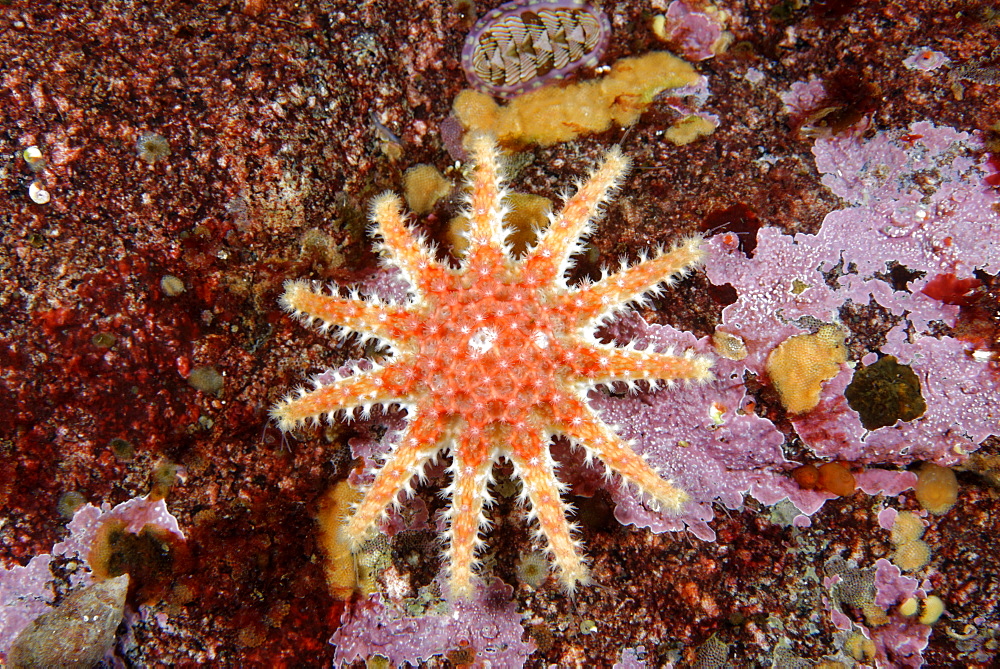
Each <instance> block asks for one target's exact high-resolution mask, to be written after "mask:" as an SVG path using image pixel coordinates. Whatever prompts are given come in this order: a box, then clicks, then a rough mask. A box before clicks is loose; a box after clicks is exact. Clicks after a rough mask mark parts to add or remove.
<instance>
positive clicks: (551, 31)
mask: <svg viewBox="0 0 1000 669" xmlns="http://www.w3.org/2000/svg"><path fill="white" fill-rule="evenodd" d="M610 35H611V24H610V23H609V22H608V17H607V15H606V14H605V13H604V12H603V11H601V9H600V8H599V7H595V6H593V5H591V4H589V3H588V2H585V1H584V0H561V1H558V2H556V1H552V2H544V1H542V0H514V2H508V3H506V4H503V5H500V6H499V7H497V8H496V9H494V10H493V11H491V12H489V13H487V14H486V15H484V16H483V17H481V18H480V19H479V20H478V21H476V24H475V25H474V26H473V27H472V31H471V32H470V33H469V35H468V37H466V38H465V47H464V48H463V49H462V68H463V69H464V70H465V76H466V77H467V78H468V80H469V83H470V84H471V85H472V86H473V88H476V89H478V90H480V91H483V92H484V93H488V94H490V95H495V96H497V97H501V98H510V97H514V96H515V95H518V94H520V93H523V92H524V91H528V90H531V89H533V88H537V87H539V86H542V85H544V84H546V83H548V82H550V81H552V80H553V79H559V78H560V77H564V76H566V75H567V74H568V73H570V72H572V71H573V70H575V69H576V68H578V67H583V66H592V65H596V64H597V62H598V61H599V60H600V59H601V56H602V55H604V50H605V48H607V46H608V37H609V36H610Z"/></svg>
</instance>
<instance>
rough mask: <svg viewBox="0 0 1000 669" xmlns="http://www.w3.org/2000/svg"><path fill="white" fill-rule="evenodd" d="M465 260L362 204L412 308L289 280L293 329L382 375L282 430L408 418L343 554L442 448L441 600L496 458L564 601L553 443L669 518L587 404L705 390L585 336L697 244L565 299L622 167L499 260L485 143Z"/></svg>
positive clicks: (368, 377)
mask: <svg viewBox="0 0 1000 669" xmlns="http://www.w3.org/2000/svg"><path fill="white" fill-rule="evenodd" d="M471 153H472V158H473V160H474V162H475V169H474V172H473V177H472V180H471V183H470V186H469V196H468V199H469V201H468V212H467V214H468V217H469V226H468V230H467V232H466V233H465V235H466V237H467V240H468V247H467V250H466V253H465V256H464V259H463V261H462V264H461V267H460V268H459V269H453V268H451V267H450V266H448V265H446V264H442V263H439V262H438V261H437V260H436V259H435V258H434V256H433V254H432V253H431V252H430V251H429V250H428V249H427V248H426V246H425V245H424V244H423V243H422V241H421V240H420V239H419V238H418V237H416V236H415V235H414V234H413V233H412V232H411V231H410V229H409V228H408V227H407V225H406V223H405V219H404V216H403V213H402V208H401V204H400V202H399V199H398V198H396V197H395V196H393V195H391V194H386V195H383V196H381V197H379V198H377V199H376V200H375V202H374V204H373V206H372V218H373V219H374V221H375V224H376V231H377V233H378V235H379V236H380V237H381V238H382V244H381V251H382V253H383V254H384V256H385V257H386V259H387V261H388V262H389V263H390V264H392V265H394V266H396V267H397V268H399V270H400V271H401V272H402V274H403V276H404V277H405V278H406V279H407V281H408V282H409V284H410V286H411V291H412V299H411V300H410V301H409V302H407V303H404V304H386V303H384V302H381V301H378V300H374V299H367V300H365V299H360V298H358V297H352V298H347V297H341V296H340V295H339V293H338V291H337V290H336V289H334V290H333V291H331V292H327V291H323V290H319V289H317V288H315V287H313V286H311V285H309V284H307V283H305V282H302V281H292V282H289V283H288V284H287V286H286V290H285V294H284V297H283V298H282V303H283V304H284V306H285V307H286V308H287V309H288V310H289V311H291V312H293V313H295V314H297V315H299V316H300V317H301V318H302V319H303V320H305V321H307V322H312V321H319V322H320V324H321V325H322V326H323V327H324V328H332V327H335V326H338V325H339V326H343V327H346V328H349V329H351V330H354V331H357V332H360V333H363V334H365V335H369V336H374V337H378V338H379V339H381V340H382V341H384V342H385V343H386V344H387V346H388V347H389V349H390V352H391V358H390V359H389V361H388V363H387V364H385V366H383V367H376V368H375V369H373V370H371V371H367V372H362V373H357V374H355V375H353V376H346V377H343V378H339V379H338V380H336V381H334V382H333V383H329V384H326V385H321V384H319V383H317V385H316V387H315V388H314V389H312V390H310V391H306V390H300V391H299V392H298V393H297V394H295V395H292V396H290V397H288V398H286V399H284V400H283V401H281V402H280V403H278V404H277V405H276V406H275V407H274V409H273V411H272V415H273V416H274V418H275V419H276V420H277V421H278V424H279V425H280V426H281V428H282V429H285V430H287V429H291V428H292V427H294V426H296V425H298V424H300V423H302V422H303V421H307V420H313V421H315V420H317V419H318V418H319V417H322V416H326V417H327V418H328V419H332V418H333V417H334V415H335V414H336V413H337V412H339V411H342V410H346V409H352V408H354V407H361V408H362V411H367V409H368V408H370V407H371V406H372V405H375V404H382V405H388V404H398V405H400V406H402V407H404V408H405V409H406V411H407V414H408V418H409V424H408V426H407V428H406V431H405V433H404V434H403V435H402V437H401V438H400V439H399V441H398V443H397V444H396V445H395V446H394V448H393V450H392V451H391V452H390V453H388V454H387V455H386V457H385V462H384V464H383V465H382V467H381V468H380V469H379V470H378V472H377V473H376V475H375V480H374V482H373V483H372V485H371V486H370V487H369V488H368V489H367V490H366V491H365V494H364V497H363V499H362V500H361V502H360V503H359V504H358V505H357V507H356V508H355V509H354V511H353V514H352V515H351V517H350V518H349V519H348V520H347V523H346V526H345V530H344V532H345V535H344V536H345V537H346V539H347V541H348V542H349V545H350V546H351V547H352V548H354V549H357V548H358V547H359V546H360V545H361V544H362V543H363V542H364V541H365V539H366V537H368V536H369V532H370V531H371V530H372V528H373V527H374V526H375V525H376V524H377V523H378V521H379V520H380V519H381V518H382V517H383V515H384V514H385V512H386V509H387V508H388V507H390V506H393V505H399V504H400V493H401V492H408V491H410V490H411V487H410V486H411V480H412V479H413V478H414V477H420V476H422V475H423V470H424V466H425V465H426V464H427V463H428V462H430V461H431V460H433V459H435V458H436V457H437V456H438V454H439V453H440V452H442V451H444V452H446V453H448V455H449V456H450V460H451V466H450V473H451V485H450V486H449V487H448V489H447V491H446V492H447V494H448V495H449V496H450V497H451V507H450V510H449V511H448V512H447V514H446V516H447V520H448V525H449V527H448V532H447V538H448V547H447V549H446V555H445V564H446V565H447V566H448V569H449V570H450V585H451V594H452V596H456V597H462V596H467V595H468V594H469V593H470V588H471V583H472V575H473V573H474V571H475V567H476V562H477V560H476V553H477V551H478V550H479V548H480V547H481V546H482V544H483V542H484V541H483V539H482V537H481V536H480V535H481V533H482V531H483V530H484V529H485V528H486V526H487V525H488V521H487V519H486V515H485V512H484V510H485V508H486V507H487V506H488V505H489V504H490V502H491V499H490V493H489V490H488V487H489V484H490V481H491V480H492V470H493V466H494V464H496V462H497V461H498V460H500V459H501V458H503V459H507V460H509V461H510V462H511V463H512V464H513V466H514V471H515V473H516V475H517V476H519V477H520V479H521V481H522V482H523V498H524V501H526V502H528V503H530V508H531V511H530V515H531V517H532V518H533V519H534V520H535V521H537V523H538V538H539V539H540V540H544V542H545V543H546V544H547V548H548V551H549V554H550V556H551V558H552V560H553V561H554V562H555V564H556V566H557V568H558V570H559V575H560V578H561V580H562V582H563V583H564V584H565V586H566V587H567V588H569V589H572V588H573V587H575V585H576V584H577V583H579V582H582V581H585V580H586V578H587V569H586V566H585V564H584V561H583V558H582V557H581V555H580V551H579V548H578V545H577V541H576V539H575V538H574V537H573V527H572V526H571V525H570V523H569V522H568V521H567V519H566V515H567V513H568V510H569V509H568V507H567V505H566V504H565V502H563V500H562V493H563V492H564V490H565V486H564V484H563V483H561V482H560V481H559V479H558V478H557V477H556V470H557V465H556V462H555V461H554V460H553V458H552V455H551V453H550V452H549V442H550V438H551V436H552V435H553V434H562V435H565V436H566V437H568V438H569V439H571V440H572V441H573V442H574V443H576V444H578V445H580V446H582V447H583V448H584V449H585V450H586V453H587V456H588V458H596V459H597V460H599V461H600V462H602V463H603V464H604V466H605V467H606V468H607V469H608V470H609V472H613V473H615V474H617V475H618V476H620V477H621V478H622V479H623V480H624V481H625V482H627V483H629V484H631V485H634V486H635V487H636V488H638V489H639V491H640V492H642V493H643V494H644V495H645V496H646V497H647V498H648V499H649V501H650V502H651V503H652V504H654V505H656V506H660V507H662V508H665V509H678V508H679V507H680V506H681V504H682V503H683V502H684V500H685V499H686V495H685V494H684V492H683V491H681V490H679V489H678V488H676V487H675V486H674V485H673V484H671V483H670V482H669V481H667V480H665V479H663V478H661V477H660V476H659V475H658V474H657V472H656V471H654V470H653V469H652V468H651V467H650V466H649V465H647V464H646V463H645V461H644V460H643V459H642V458H640V457H639V456H638V455H636V453H635V452H634V451H633V450H632V449H631V448H630V446H629V444H628V443H626V442H624V441H623V440H622V439H621V438H619V437H618V436H617V435H616V434H615V433H614V432H613V431H612V430H611V428H610V427H609V426H608V425H606V424H605V423H604V422H603V421H602V420H601V418H600V416H598V415H597V414H596V413H595V412H594V411H593V410H592V409H591V408H590V407H589V406H588V405H587V402H586V399H585V398H586V393H587V391H588V390H589V389H590V388H591V387H593V386H594V385H596V384H604V383H610V382H613V381H617V380H623V381H642V382H645V383H647V384H649V385H655V384H656V382H657V381H658V380H664V379H665V380H672V379H698V380H701V379H706V378H708V376H709V371H708V370H709V366H710V362H709V361H708V360H707V359H705V358H700V357H697V356H694V355H691V354H689V353H684V354H682V355H670V354H664V353H653V352H649V351H643V350H637V349H635V348H633V347H628V348H617V347H614V346H610V345H605V344H602V343H601V342H599V341H598V340H597V339H596V338H595V337H594V334H593V331H594V328H595V327H596V325H597V324H599V323H600V322H601V321H602V320H603V319H605V318H606V317H608V316H609V315H611V314H612V313H614V312H615V311H616V310H617V309H619V308H621V307H622V305H624V304H626V303H628V302H630V301H633V300H636V299H637V298H639V297H640V296H642V295H643V294H644V293H646V292H647V291H650V290H652V289H655V288H656V287H657V286H658V285H659V284H661V283H670V282H672V281H674V280H675V278H676V277H679V276H683V275H684V274H686V273H688V272H689V271H690V270H691V268H692V267H693V266H694V265H695V264H696V263H698V262H699V261H700V259H701V257H702V253H703V252H702V250H701V246H700V240H698V239H688V240H685V241H683V242H682V243H680V244H678V245H677V246H675V247H674V248H673V249H672V250H671V251H669V252H666V253H662V254H659V255H657V256H656V257H655V258H652V259H649V260H646V261H643V262H640V263H638V264H636V265H633V266H631V267H627V268H623V269H622V270H621V271H620V272H618V273H617V274H612V275H610V276H605V277H604V278H603V279H601V280H600V281H597V282H596V283H585V284H582V285H579V286H569V285H567V283H566V280H565V275H566V271H567V269H568V268H569V267H570V266H571V264H572V260H571V258H572V256H573V255H574V254H575V253H577V252H578V251H579V250H580V249H581V242H580V238H581V236H583V235H586V234H587V233H588V232H589V230H590V226H591V221H592V219H593V218H594V216H595V215H596V214H597V212H598V211H599V209H600V207H601V205H602V203H604V202H605V201H606V200H607V199H608V195H609V193H610V192H611V191H612V190H613V189H614V188H616V187H617V186H618V185H619V183H621V179H622V177H623V175H624V173H625V171H626V169H627V167H628V161H627V160H626V159H625V157H624V156H623V155H622V154H621V152H620V151H619V150H618V149H617V148H615V149H612V150H611V151H609V152H608V154H607V156H606V158H605V160H604V163H603V164H602V165H601V166H600V167H599V168H598V169H597V170H596V171H595V172H594V173H593V174H592V175H591V177H590V179H588V180H587V181H586V182H585V183H584V184H583V185H582V186H581V187H580V189H579V190H578V191H577V192H576V194H575V195H573V196H572V197H570V198H569V199H568V200H567V201H566V202H565V204H564V205H563V207H562V209H561V210H560V211H559V212H558V213H557V214H555V215H553V216H552V217H551V220H550V222H549V225H548V226H547V227H546V228H545V230H544V231H543V232H542V233H541V237H540V239H539V241H538V243H537V244H535V245H534V246H533V247H532V248H530V249H529V250H528V251H527V253H526V255H525V256H524V257H522V258H516V257H515V256H513V255H512V253H511V251H510V248H509V246H508V242H507V239H508V235H509V232H510V231H509V230H508V228H507V227H506V225H505V223H506V221H505V216H506V214H507V203H506V198H507V195H508V192H507V190H506V189H505V188H504V185H503V181H502V174H501V172H502V169H501V161H500V156H499V155H498V153H497V150H496V147H495V145H494V143H493V141H492V140H491V139H488V138H486V137H483V136H479V137H477V138H476V139H475V140H474V141H473V142H472V145H471Z"/></svg>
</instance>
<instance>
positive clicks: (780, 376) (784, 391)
mask: <svg viewBox="0 0 1000 669" xmlns="http://www.w3.org/2000/svg"><path fill="white" fill-rule="evenodd" d="M846 361H847V348H846V347H845V346H844V333H843V331H842V330H841V329H840V328H838V327H837V326H835V325H824V326H823V327H821V328H820V329H819V331H818V332H816V333H815V334H807V335H795V336H793V337H789V338H788V339H786V340H785V341H783V342H781V343H780V344H779V345H778V347H777V348H776V349H774V350H773V351H771V354H770V355H769V356H768V357H767V375H768V376H769V377H771V382H772V383H774V387H775V389H776V390H777V391H778V394H779V395H780V396H781V403H782V404H784V405H785V408H786V409H787V410H788V411H789V412H790V413H805V412H806V411H810V410H812V409H814V408H815V407H816V405H817V404H819V394H820V392H821V391H822V390H823V382H825V381H829V380H830V379H832V378H833V377H835V376H836V375H837V374H838V373H839V372H840V365H841V363H844V362H846Z"/></svg>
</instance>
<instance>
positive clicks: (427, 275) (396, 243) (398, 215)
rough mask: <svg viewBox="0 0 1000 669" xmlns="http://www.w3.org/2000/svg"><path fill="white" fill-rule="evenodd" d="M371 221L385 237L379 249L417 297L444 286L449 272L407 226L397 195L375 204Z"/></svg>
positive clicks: (387, 194) (381, 235)
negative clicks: (400, 273)
mask: <svg viewBox="0 0 1000 669" xmlns="http://www.w3.org/2000/svg"><path fill="white" fill-rule="evenodd" d="M371 219H372V222H373V223H374V224H375V233H376V234H378V236H380V237H381V238H382V241H381V242H380V243H379V244H378V245H377V246H376V248H377V249H378V251H379V252H380V253H381V254H382V256H383V257H384V258H385V259H386V261H387V262H388V264H390V265H391V266H394V267H398V268H399V271H400V272H402V274H403V278H404V279H406V280H407V282H409V284H410V286H412V288H413V291H414V292H415V293H417V295H418V296H420V295H425V294H427V293H428V292H429V291H430V290H431V289H432V288H434V287H438V288H440V286H442V285H444V282H446V281H447V275H448V269H447V268H446V267H444V266H443V265H441V263H439V262H438V261H437V260H436V259H435V258H434V254H433V253H432V252H431V250H430V249H429V248H428V247H427V245H426V244H425V243H424V241H423V240H422V239H421V238H418V237H417V236H415V235H414V234H413V232H411V231H410V229H409V228H408V227H407V226H406V217H405V216H404V215H403V203H402V201H401V200H400V199H399V197H398V196H397V195H396V194H394V193H391V192H389V193H383V194H382V195H379V196H378V197H377V198H375V199H374V200H373V201H372V208H371Z"/></svg>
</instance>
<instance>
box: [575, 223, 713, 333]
mask: <svg viewBox="0 0 1000 669" xmlns="http://www.w3.org/2000/svg"><path fill="white" fill-rule="evenodd" d="M704 256H705V252H704V250H702V248H701V239H699V238H698V237H691V238H688V239H686V240H684V241H682V242H680V243H679V244H677V245H675V246H674V248H672V249H671V250H670V251H668V252H666V253H661V254H660V255H659V256H657V257H656V258H653V259H651V260H644V261H643V262H640V263H637V264H635V265H632V266H631V267H626V268H624V269H622V270H621V271H620V272H618V273H616V274H612V275H610V276H606V277H604V278H603V279H601V280H600V281H597V282H596V283H592V284H589V285H586V286H583V287H581V288H579V289H578V290H573V291H568V292H567V293H566V294H564V295H563V296H562V297H561V298H560V299H561V301H562V302H563V306H564V307H566V308H568V313H574V314H575V315H576V316H577V319H578V320H577V323H576V325H577V326H582V325H586V324H588V323H593V322H594V321H597V320H600V319H602V318H604V317H606V316H608V315H609V314H611V313H613V312H614V311H615V310H616V309H618V308H619V307H620V306H621V305H623V304H625V303H626V302H629V301H630V300H634V299H636V298H638V297H639V296H641V295H642V294H643V293H646V292H648V291H650V290H652V289H654V288H655V287H656V286H657V285H658V284H666V285H668V286H669V285H672V284H674V283H675V282H676V281H677V280H678V279H680V278H683V277H684V276H686V275H687V274H689V273H690V272H691V270H692V269H694V268H695V267H696V266H697V265H698V264H699V263H700V262H701V260H702V258H704Z"/></svg>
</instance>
